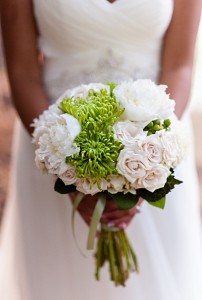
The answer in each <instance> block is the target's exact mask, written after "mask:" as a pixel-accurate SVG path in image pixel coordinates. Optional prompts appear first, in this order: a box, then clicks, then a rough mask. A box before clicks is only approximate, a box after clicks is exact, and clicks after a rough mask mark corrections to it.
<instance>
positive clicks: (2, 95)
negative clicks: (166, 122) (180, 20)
mask: <svg viewBox="0 0 202 300" xmlns="http://www.w3.org/2000/svg"><path fill="white" fill-rule="evenodd" d="M192 86H193V87H192V95H191V103H190V106H189V109H190V111H191V116H192V120H193V127H194V135H195V149H196V165H197V171H198V175H199V182H200V189H201V207H202V138H201V137H202V22H201V25H200V29H199V34H198V41H197V47H196V58H195V70H194V78H193V85H192ZM15 118H16V113H15V110H14V108H13V106H12V102H11V96H10V90H9V84H8V80H7V76H6V71H5V66H4V61H3V50H2V41H1V36H0V222H1V219H2V215H3V211H4V208H5V204H6V196H7V188H8V181H9V166H10V162H11V145H12V133H13V126H14V122H15ZM187 172H189V170H187ZM201 210H202V209H201Z"/></svg>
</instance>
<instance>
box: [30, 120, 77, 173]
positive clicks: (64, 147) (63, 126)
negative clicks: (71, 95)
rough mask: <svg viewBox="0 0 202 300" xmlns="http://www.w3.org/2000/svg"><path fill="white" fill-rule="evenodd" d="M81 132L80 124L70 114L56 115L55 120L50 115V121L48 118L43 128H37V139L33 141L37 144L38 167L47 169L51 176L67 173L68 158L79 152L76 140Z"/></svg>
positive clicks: (43, 123)
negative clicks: (66, 160)
mask: <svg viewBox="0 0 202 300" xmlns="http://www.w3.org/2000/svg"><path fill="white" fill-rule="evenodd" d="M80 132H81V126H80V123H79V122H78V120H77V119H76V118H74V117H73V116H71V115H69V114H62V115H54V118H53V117H52V114H50V119H48V117H47V116H46V120H45V121H44V122H42V124H41V126H39V127H37V128H36V137H34V139H33V140H34V142H35V143H36V142H37V150H36V151H35V153H36V158H35V160H36V163H37V165H38V166H40V165H41V166H42V165H43V169H44V168H46V169H47V170H48V173H51V174H57V175H61V174H63V173H64V172H66V171H67V169H68V165H67V164H66V162H65V159H66V157H67V156H72V155H74V154H75V153H77V152H79V148H78V147H77V146H76V144H75V143H74V140H75V138H76V136H77V135H78V134H79V133H80Z"/></svg>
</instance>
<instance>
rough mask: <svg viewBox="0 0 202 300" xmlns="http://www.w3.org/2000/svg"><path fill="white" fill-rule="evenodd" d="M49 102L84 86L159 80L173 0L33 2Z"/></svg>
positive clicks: (37, 0) (43, 0)
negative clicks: (75, 87) (67, 90)
mask: <svg viewBox="0 0 202 300" xmlns="http://www.w3.org/2000/svg"><path fill="white" fill-rule="evenodd" d="M34 10H35V16H36V19H37V24H38V28H39V47H40V49H41V51H42V52H43V54H44V58H45V64H44V82H45V86H46V88H47V92H48V94H49V97H50V99H51V100H55V99H56V98H57V97H58V96H59V95H60V94H61V93H63V92H64V91H65V90H66V89H67V88H71V87H73V86H75V85H78V84H81V83H88V82H98V81H99V82H105V81H120V80H123V79H128V78H129V77H130V78H131V77H132V78H134V79H136V78H151V79H153V80H156V79H157V76H158V73H159V61H160V51H161V44H162V38H163V36H164V33H165V31H166V29H167V27H168V25H169V23H170V19H171V16H172V11H173V0H164V1H162V0H116V1H115V2H114V3H110V2H108V1H107V0H85V1H84V0H34Z"/></svg>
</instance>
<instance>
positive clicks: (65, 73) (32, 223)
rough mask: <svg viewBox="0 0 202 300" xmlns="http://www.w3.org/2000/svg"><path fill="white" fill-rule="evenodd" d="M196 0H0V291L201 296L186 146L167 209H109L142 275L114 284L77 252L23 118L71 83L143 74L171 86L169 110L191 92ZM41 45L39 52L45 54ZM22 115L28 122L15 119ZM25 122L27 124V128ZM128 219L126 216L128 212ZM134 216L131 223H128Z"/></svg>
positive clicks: (30, 297)
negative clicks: (9, 129) (3, 205)
mask: <svg viewBox="0 0 202 300" xmlns="http://www.w3.org/2000/svg"><path fill="white" fill-rule="evenodd" d="M201 2H202V1H201V0H196V1H192V0H164V1H162V0H144V1H143V0H116V1H107V0H85V1H83V0H33V1H31V0H18V1H13V0H1V7H0V11H1V22H2V32H3V40H4V48H5V57H6V62H7V68H8V75H9V79H10V85H11V90H12V95H13V101H14V103H15V106H16V109H17V111H18V114H19V116H20V119H21V122H22V123H21V122H20V121H19V122H18V124H17V125H16V131H15V140H14V147H13V165H12V176H11V182H10V190H9V200H8V205H7V209H6V213H5V217H4V223H3V228H2V233H1V261H0V297H1V299H2V300H67V299H70V300H78V299H96V300H101V299H105V300H109V299H114V300H115V299H116V300H119V299H123V298H124V299H126V300H129V299H137V300H167V299H168V300H171V299H172V300H200V299H202V289H201V287H202V285H201V282H202V243H201V222H200V214H199V197H198V187H197V178H196V172H195V168H194V157H193V149H192V147H190V153H189V155H188V157H187V159H186V161H184V162H183V163H182V164H181V165H180V166H179V168H178V169H177V175H178V177H179V178H180V179H182V180H183V182H184V183H183V184H182V185H181V186H179V187H177V188H176V190H175V191H174V192H172V193H170V194H169V196H168V201H167V205H166V208H165V210H164V211H158V210H157V209H155V208H152V207H149V206H148V205H147V204H145V203H143V205H142V213H141V214H138V215H136V212H137V210H136V209H133V210H132V211H131V212H130V213H129V214H127V213H126V212H120V211H118V210H115V211H114V209H113V211H112V210H111V208H108V210H109V211H108V214H107V216H108V218H105V222H106V223H109V222H112V221H113V222H116V224H117V226H120V227H126V226H127V225H129V226H128V227H127V231H128V235H129V236H130V239H131V241H132V243H133V246H134V249H135V250H136V252H137V255H138V259H139V264H140V274H138V275H136V274H132V275H131V276H130V279H129V281H128V282H127V286H126V288H122V287H119V288H115V287H114V286H113V284H112V283H111V282H110V280H109V278H108V270H107V267H106V269H105V270H103V272H102V274H101V281H100V282H96V281H95V279H94V277H93V275H92V274H93V270H94V258H93V253H88V256H89V257H88V259H85V258H83V257H82V256H81V255H80V253H79V252H78V250H77V248H76V246H75V243H74V240H73V238H72V232H71V226H70V218H71V203H70V200H69V198H67V196H60V195H58V194H56V193H55V192H54V191H53V179H52V178H51V177H48V176H43V175H41V174H40V172H39V171H38V170H37V169H36V167H35V165H34V149H33V145H32V144H31V138H30V135H29V134H28V132H29V133H31V131H32V129H31V127H30V124H31V123H32V120H33V118H35V117H37V116H38V115H39V114H41V113H42V112H43V110H45V109H47V107H48V105H49V104H50V103H51V102H54V101H55V100H56V99H57V98H58V97H59V96H60V95H61V94H62V93H63V92H64V91H65V90H66V89H68V88H72V87H74V86H76V85H79V84H81V83H89V82H106V81H117V82H118V81H121V80H125V79H128V78H131V77H132V78H133V79H137V78H150V79H152V80H154V81H156V82H159V83H163V84H166V85H168V87H169V93H170V94H171V96H172V98H173V99H176V114H177V116H178V117H179V118H182V119H183V121H184V123H186V124H187V128H188V129H187V130H188V131H190V132H191V126H190V122H189V116H188V115H187V113H186V112H185V110H186V106H187V102H188V99H189V94H190V86H191V75H192V65H193V56H194V45H195V40H196V34H197V29H198V24H199V19H200V11H201V4H202V3H201ZM42 56H43V59H42ZM22 124H23V125H22ZM25 129H26V130H25ZM86 203H88V209H85V206H81V207H80V210H79V212H80V215H78V216H77V220H76V224H77V228H79V230H77V231H78V232H77V238H78V240H79V243H80V244H81V247H82V248H83V249H84V248H85V242H86V236H87V231H88V228H87V226H86V224H85V222H84V221H83V220H85V221H86V222H87V223H88V221H89V218H90V216H91V212H92V206H93V205H94V202H93V201H91V199H90V198H88V199H86ZM123 220H124V221H123ZM129 223H130V224H129Z"/></svg>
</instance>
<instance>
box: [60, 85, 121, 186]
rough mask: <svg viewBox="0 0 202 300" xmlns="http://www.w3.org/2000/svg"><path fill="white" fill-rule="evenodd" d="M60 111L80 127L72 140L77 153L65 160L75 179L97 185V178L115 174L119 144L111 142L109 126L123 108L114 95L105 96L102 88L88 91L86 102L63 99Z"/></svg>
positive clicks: (98, 180)
mask: <svg viewBox="0 0 202 300" xmlns="http://www.w3.org/2000/svg"><path fill="white" fill-rule="evenodd" d="M60 108H61V110H62V111H63V112H65V113H68V114H71V115H72V116H74V117H75V118H77V119H78V120H79V122H80V124H81V128H82V130H81V132H80V134H79V135H78V136H77V137H76V139H75V143H76V144H77V146H78V147H80V152H79V153H76V154H75V155H74V156H73V157H67V158H66V162H67V163H70V164H72V165H74V166H76V170H77V175H78V177H80V178H84V179H85V178H90V179H91V180H92V183H94V182H97V183H98V184H99V182H100V179H101V178H107V176H108V175H110V174H117V170H116V167H115V163H116V161H117V159H118V156H119V153H120V151H121V149H122V148H123V145H122V143H121V142H120V141H117V140H115V139H114V132H113V129H112V126H113V125H114V124H115V123H116V122H117V121H118V119H119V117H120V115H121V114H122V113H123V111H124V109H123V108H122V107H121V106H120V104H119V103H117V102H116V99H115V97H114V95H113V94H112V93H111V94H110V95H109V94H108V92H107V90H106V89H102V90H100V92H94V91H93V90H90V91H89V93H88V97H87V99H83V98H80V97H78V98H77V99H74V98H65V99H63V101H62V102H61V104H60Z"/></svg>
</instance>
